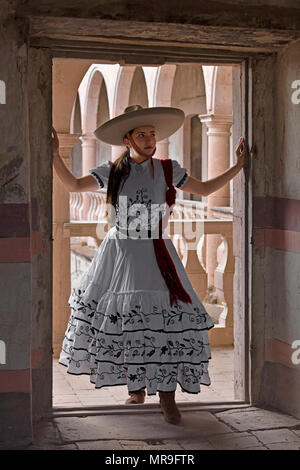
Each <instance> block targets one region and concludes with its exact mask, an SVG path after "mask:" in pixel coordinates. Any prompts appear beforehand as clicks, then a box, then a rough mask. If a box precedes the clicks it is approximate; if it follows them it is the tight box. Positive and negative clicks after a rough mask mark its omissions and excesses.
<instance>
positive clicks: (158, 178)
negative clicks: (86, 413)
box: [59, 158, 214, 395]
mask: <svg viewBox="0 0 300 470" xmlns="http://www.w3.org/2000/svg"><path fill="white" fill-rule="evenodd" d="M153 164H154V180H153V178H152V172H151V162H150V159H147V160H144V161H143V162H142V163H136V162H134V161H133V160H132V159H130V168H131V170H130V174H129V177H128V178H127V180H126V181H125V184H124V186H123V188H122V190H121V191H120V192H119V196H118V204H117V207H118V211H117V217H116V223H115V225H113V226H112V227H111V228H110V229H109V231H108V232H107V234H106V235H105V237H104V239H103V241H102V243H101V245H100V246H99V248H98V250H97V252H96V255H95V256H94V258H93V260H92V262H91V264H90V266H89V268H88V270H87V271H86V272H85V273H84V274H83V275H82V276H81V278H80V279H79V280H77V281H76V283H75V285H74V287H73V289H72V293H71V295H70V298H69V305H70V307H71V309H72V310H71V315H70V319H69V323H68V327H67V330H66V333H65V338H64V341H63V345H62V351H61V354H60V358H59V363H60V364H62V365H64V366H66V367H67V372H68V373H70V374H76V375H77V374H88V375H90V381H91V383H93V384H95V387H96V388H101V387H105V386H114V385H127V387H128V391H129V392H133V391H137V390H140V389H146V390H147V394H148V395H155V394H156V393H157V392H158V391H162V392H171V391H174V390H175V389H176V386H177V383H178V384H179V385H180V387H181V390H182V391H185V392H188V393H199V392H200V384H203V385H210V383H211V382H210V377H209V373H208V363H209V359H211V351H210V346H209V340H208V334H207V330H209V329H210V328H212V327H213V326H214V323H213V321H212V319H211V317H210V316H209V314H208V313H207V312H206V310H205V308H204V306H203V304H202V303H201V301H200V298H199V297H198V295H197V293H196V291H195V290H194V289H193V287H192V285H191V283H190V280H189V278H188V276H187V273H186V270H185V268H184V266H183V264H182V262H181V259H180V258H179V255H178V253H177V251H176V249H175V247H174V245H173V243H172V240H171V239H170V238H169V236H168V235H167V234H166V233H165V234H164V240H165V243H166V246H167V249H168V251H169V253H170V255H171V257H172V259H173V262H174V264H175V267H176V270H177V273H178V276H179V278H180V280H181V283H182V285H183V287H184V289H185V290H186V291H187V292H188V294H189V295H190V297H191V299H192V304H191V303H189V304H186V303H184V302H182V301H178V302H177V303H176V304H175V305H173V306H172V307H171V305H170V300H169V290H168V288H167V285H166V283H165V281H164V278H163V276H162V275H161V272H160V270H159V267H158V265H157V261H156V256H155V252H154V246H153V240H152V239H151V238H149V237H148V234H149V232H148V227H149V225H148V219H145V218H144V219H143V218H142V217H141V216H140V214H139V213H138V212H137V211H136V210H135V211H133V212H132V213H131V212H130V208H132V207H135V208H136V206H134V205H135V204H139V207H145V208H147V209H149V207H150V206H151V207H152V205H153V204H157V207H159V206H161V205H162V204H163V205H164V204H165V195H166V190H167V185H166V182H165V177H164V172H163V167H162V164H161V162H160V160H159V159H157V158H153ZM172 165H173V184H174V185H175V186H176V187H178V188H179V187H181V186H183V184H184V183H185V181H186V180H187V178H188V173H187V171H186V169H185V168H183V167H181V166H180V164H179V163H178V162H177V161H176V160H172ZM110 167H111V162H110V161H109V160H106V161H104V162H102V163H101V164H100V165H99V166H98V167H97V168H93V169H91V170H90V173H91V174H92V175H93V176H94V177H95V178H96V179H97V181H98V183H99V186H100V187H101V188H102V187H105V188H106V187H107V182H108V177H109V171H110ZM121 196H122V197H123V198H121ZM124 196H126V197H127V199H126V198H125V197H124ZM123 199H124V200H125V203H123V202H122V203H121V200H123ZM126 206H127V211H128V217H125V218H124V217H123V218H122V220H121V216H122V213H123V211H124V209H126ZM132 214H133V215H132ZM134 214H135V217H137V214H138V215H139V221H141V220H144V221H146V222H145V223H140V224H138V225H137V224H135V223H134V222H135V217H134ZM151 214H152V211H151ZM153 214H154V218H155V217H156V215H155V214H156V212H155V211H153ZM151 217H152V219H153V216H152V215H151ZM124 220H125V225H124ZM122 221H123V222H122ZM126 221H127V225H126ZM122 224H123V225H122ZM128 227H129V228H130V227H134V230H132V232H130V229H129V231H128V232H127V237H124V236H122V235H123V234H124V233H126V230H127V229H128ZM133 232H134V234H135V235H133ZM128 234H129V236H128ZM136 234H138V235H137V236H136Z"/></svg>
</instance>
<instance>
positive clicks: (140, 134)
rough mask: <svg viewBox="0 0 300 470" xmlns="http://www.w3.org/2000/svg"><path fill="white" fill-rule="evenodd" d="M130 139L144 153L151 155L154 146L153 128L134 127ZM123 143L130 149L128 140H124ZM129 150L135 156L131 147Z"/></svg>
mask: <svg viewBox="0 0 300 470" xmlns="http://www.w3.org/2000/svg"><path fill="white" fill-rule="evenodd" d="M131 137H132V138H133V140H134V142H135V143H136V145H137V146H138V147H139V148H140V149H141V150H142V151H143V152H144V153H146V154H149V155H151V153H152V152H153V150H154V148H155V146H156V137H155V128H154V127H153V126H141V127H136V128H135V129H134V131H133V133H132V135H131ZM124 143H125V145H129V146H130V147H131V144H130V142H129V140H128V139H124ZM131 150H132V151H133V153H134V154H136V152H135V151H134V149H133V148H132V147H131Z"/></svg>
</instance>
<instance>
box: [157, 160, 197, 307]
mask: <svg viewBox="0 0 300 470" xmlns="http://www.w3.org/2000/svg"><path fill="white" fill-rule="evenodd" d="M160 161H161V163H162V166H163V170H164V174H165V179H166V183H167V186H168V190H167V192H166V202H167V204H168V206H169V207H171V206H173V204H175V200H176V189H175V187H174V186H173V183H172V181H173V166H172V160H171V158H165V159H161V160H160ZM167 210H168V208H167ZM172 212H173V209H171V210H170V212H169V216H170V215H171V214H172ZM161 236H162V220H161V219H160V220H159V238H153V245H154V251H155V255H156V261H157V264H158V267H159V269H160V272H161V274H162V276H163V278H164V280H165V282H166V284H167V286H168V289H169V291H170V304H171V306H172V305H173V304H174V303H176V301H177V300H182V302H185V303H192V300H191V298H190V296H189V294H188V293H187V292H186V291H185V289H184V287H183V285H182V283H181V281H180V279H179V277H178V274H177V271H176V268H175V265H174V262H173V260H172V258H171V256H170V253H169V252H168V249H167V247H166V244H165V241H164V239H163V238H161Z"/></svg>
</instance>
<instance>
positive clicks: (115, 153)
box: [111, 145, 126, 162]
mask: <svg viewBox="0 0 300 470" xmlns="http://www.w3.org/2000/svg"><path fill="white" fill-rule="evenodd" d="M125 150H126V147H125V145H120V146H119V145H113V146H112V148H111V159H112V161H113V162H114V161H115V160H116V159H117V158H119V157H120V155H121V154H122V153H123V152H124V151H125Z"/></svg>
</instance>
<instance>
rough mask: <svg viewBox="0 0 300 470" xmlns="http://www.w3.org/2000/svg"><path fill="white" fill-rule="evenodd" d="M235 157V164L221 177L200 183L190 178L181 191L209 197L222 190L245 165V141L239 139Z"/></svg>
mask: <svg viewBox="0 0 300 470" xmlns="http://www.w3.org/2000/svg"><path fill="white" fill-rule="evenodd" d="M235 154H236V157H237V159H238V160H237V163H236V164H235V165H233V166H232V167H231V168H229V169H228V170H226V171H225V172H224V173H222V174H221V175H218V176H216V178H212V179H210V180H208V181H200V180H198V179H197V178H194V177H193V176H190V177H189V178H188V180H187V181H186V183H185V184H184V185H183V186H181V188H180V189H181V190H182V191H186V192H188V193H192V194H198V195H199V196H209V195H210V194H212V193H214V192H215V191H217V190H218V189H220V188H222V187H223V186H224V185H225V184H226V183H228V181H230V180H231V179H232V178H234V177H235V175H236V174H237V173H239V172H240V170H241V169H242V168H243V166H244V164H245V154H246V144H245V139H243V138H242V137H241V138H240V141H239V144H238V146H237V148H236V150H235Z"/></svg>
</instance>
